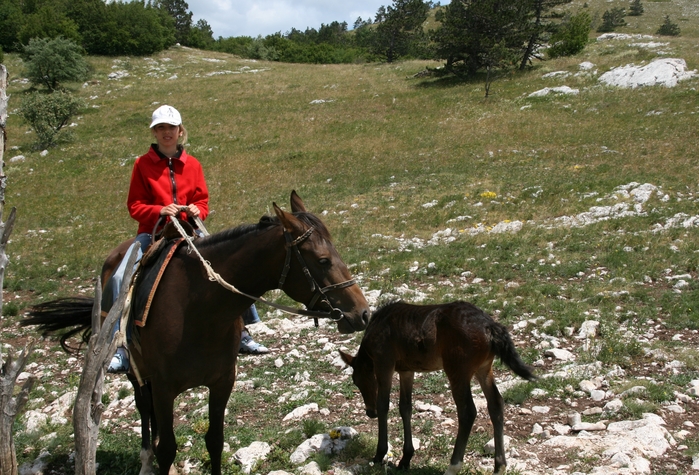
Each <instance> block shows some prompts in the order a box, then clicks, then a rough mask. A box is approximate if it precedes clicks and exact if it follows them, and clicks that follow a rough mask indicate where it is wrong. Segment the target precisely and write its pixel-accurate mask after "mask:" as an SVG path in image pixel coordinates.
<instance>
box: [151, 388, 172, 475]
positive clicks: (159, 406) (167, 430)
mask: <svg viewBox="0 0 699 475" xmlns="http://www.w3.org/2000/svg"><path fill="white" fill-rule="evenodd" d="M162 386H163V385H162V384H155V385H153V386H152V390H151V393H152V395H153V412H154V414H155V418H156V420H157V421H158V445H157V447H156V448H155V457H156V458H157V459H158V466H159V468H160V473H161V474H162V475H165V474H169V473H172V472H171V470H170V469H171V468H173V469H174V467H173V466H172V464H173V462H174V461H175V455H176V454H177V441H176V440H175V431H174V430H173V415H172V405H173V403H174V401H175V396H173V395H171V394H169V393H167V392H163V391H162V390H158V388H159V387H162ZM175 473H176V471H175Z"/></svg>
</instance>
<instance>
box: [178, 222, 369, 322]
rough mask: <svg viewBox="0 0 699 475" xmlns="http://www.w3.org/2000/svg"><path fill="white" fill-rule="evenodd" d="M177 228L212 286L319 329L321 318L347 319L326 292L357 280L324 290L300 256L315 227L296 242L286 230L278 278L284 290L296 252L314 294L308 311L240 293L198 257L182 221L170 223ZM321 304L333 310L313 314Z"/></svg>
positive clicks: (352, 283) (307, 306)
mask: <svg viewBox="0 0 699 475" xmlns="http://www.w3.org/2000/svg"><path fill="white" fill-rule="evenodd" d="M171 222H172V223H173V225H174V226H175V228H176V229H177V230H178V232H179V233H180V235H181V236H182V237H183V238H184V239H185V240H186V241H187V244H188V246H189V250H190V251H193V252H195V253H196V254H197V256H198V257H199V260H200V261H201V262H202V264H203V265H204V269H205V270H206V273H207V275H208V277H209V280H211V281H213V282H218V283H219V284H220V285H221V286H222V287H224V288H225V289H228V290H230V291H231V292H235V293H237V294H240V295H242V296H244V297H248V298H250V299H253V300H255V301H256V302H261V303H264V304H267V305H269V306H270V307H273V308H276V309H278V310H281V311H283V312H286V313H291V314H294V315H303V316H306V317H313V320H314V322H315V325H316V326H318V319H319V318H329V319H330V320H332V321H333V322H338V321H340V320H342V319H343V318H345V314H344V313H343V312H342V310H340V309H339V308H336V307H333V305H332V303H331V302H330V299H328V296H327V295H326V293H325V292H327V291H329V290H337V289H344V288H346V287H350V286H352V285H355V284H356V283H357V282H356V281H355V280H354V279H350V280H346V281H344V282H340V283H337V284H331V285H328V286H327V287H322V288H321V286H320V285H318V282H316V280H315V279H314V278H313V276H312V275H311V271H310V270H308V266H307V265H306V261H305V260H304V259H303V256H302V255H301V251H299V248H298V245H299V244H300V243H302V242H303V241H305V240H306V239H308V237H309V236H310V235H311V234H313V231H314V230H315V227H314V226H311V227H310V228H309V229H308V230H306V232H305V233H303V234H302V235H301V236H299V237H297V238H296V239H293V238H292V236H291V234H290V233H289V232H288V231H287V230H286V229H285V230H284V239H285V240H286V244H285V247H286V258H285V261H284V268H283V269H282V275H281V277H280V278H279V284H278V286H277V287H278V288H279V289H281V288H282V286H283V285H284V282H285V281H286V276H287V275H288V273H289V269H290V268H291V253H292V252H293V253H294V254H295V255H296V258H297V259H298V261H299V263H300V264H301V269H302V271H303V274H304V275H305V276H306V280H307V281H308V283H309V284H310V286H311V292H313V296H312V297H311V301H310V302H309V303H308V304H307V305H306V309H305V310H304V309H300V308H293V307H288V306H286V305H281V304H278V303H275V302H270V301H269V300H265V299H263V298H262V297H256V296H254V295H250V294H247V293H245V292H243V291H241V290H238V289H237V288H235V287H234V286H233V285H231V284H229V283H228V282H226V281H225V280H224V279H223V277H221V276H220V275H219V274H218V273H216V272H215V271H214V270H213V268H212V267H211V263H210V262H208V261H207V260H206V259H204V258H203V257H202V255H201V254H199V251H198V250H197V248H196V246H194V243H193V242H192V237H191V236H189V235H187V233H186V232H185V230H184V228H183V227H182V225H181V224H180V223H179V220H177V219H173V220H171ZM318 302H322V303H324V304H326V305H327V306H328V307H329V308H330V310H329V311H322V310H314V307H315V306H316V304H317V303H318Z"/></svg>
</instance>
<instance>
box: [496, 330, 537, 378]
mask: <svg viewBox="0 0 699 475" xmlns="http://www.w3.org/2000/svg"><path fill="white" fill-rule="evenodd" d="M488 330H489V333H490V347H491V348H492V350H493V353H495V354H496V355H497V357H498V358H500V361H502V362H503V363H505V364H506V365H507V366H508V367H509V368H510V369H511V370H512V371H514V372H515V374H517V375H518V376H521V377H522V378H524V379H526V380H528V381H534V380H535V379H537V376H536V375H535V374H534V372H533V369H532V368H531V366H529V365H527V364H526V363H525V362H524V361H522V358H520V357H519V353H517V349H516V348H515V344H514V343H513V342H512V338H511V337H510V333H509V332H508V331H507V328H505V327H504V326H503V325H501V324H499V323H497V322H495V321H493V322H492V324H491V325H489V326H488Z"/></svg>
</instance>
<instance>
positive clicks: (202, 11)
mask: <svg viewBox="0 0 699 475" xmlns="http://www.w3.org/2000/svg"><path fill="white" fill-rule="evenodd" d="M392 3H393V2H392V0H187V4H188V5H189V11H190V12H192V14H193V15H192V19H193V22H194V23H196V22H197V21H198V20H202V19H203V20H206V22H207V23H208V24H209V26H211V29H212V30H213V31H214V39H218V37H219V36H222V37H224V38H228V37H231V36H251V37H253V38H255V37H257V36H260V35H261V36H267V35H270V34H273V33H277V32H281V33H282V34H283V33H286V32H288V31H289V30H291V28H296V29H297V30H301V31H304V30H306V28H315V29H316V30H317V29H318V28H320V25H321V24H323V23H324V24H326V25H327V24H329V23H332V22H333V21H339V22H343V21H346V22H347V25H348V28H349V29H351V28H352V25H354V22H355V20H356V19H357V17H362V18H363V19H364V20H367V19H369V18H371V19H372V20H373V19H374V17H375V15H376V11H377V10H378V9H379V7H380V6H381V5H386V6H388V5H391V4H392ZM442 3H448V2H442Z"/></svg>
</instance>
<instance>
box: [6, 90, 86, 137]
mask: <svg viewBox="0 0 699 475" xmlns="http://www.w3.org/2000/svg"><path fill="white" fill-rule="evenodd" d="M85 107H86V104H85V102H84V101H83V100H82V99H79V98H77V97H73V96H72V95H71V94H69V93H67V92H62V91H56V92H52V93H50V94H44V93H41V92H33V93H31V94H28V95H27V96H25V97H24V99H23V100H22V104H21V105H20V108H19V115H20V117H22V119H24V120H25V121H26V122H27V123H28V124H29V125H31V126H32V128H33V129H34V132H36V136H37V141H38V142H37V145H38V147H39V148H41V149H43V148H47V147H50V146H53V145H55V144H56V139H57V136H58V134H59V132H61V129H63V128H64V127H65V126H66V125H67V124H68V123H69V122H70V120H71V118H73V117H74V116H75V115H77V114H78V113H79V112H80V110H82V109H84V108H85Z"/></svg>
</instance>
